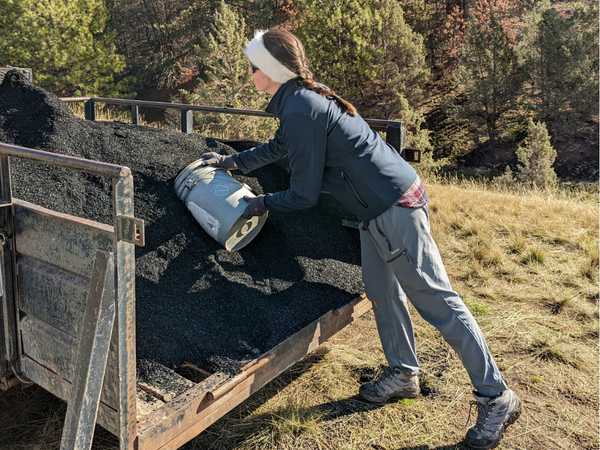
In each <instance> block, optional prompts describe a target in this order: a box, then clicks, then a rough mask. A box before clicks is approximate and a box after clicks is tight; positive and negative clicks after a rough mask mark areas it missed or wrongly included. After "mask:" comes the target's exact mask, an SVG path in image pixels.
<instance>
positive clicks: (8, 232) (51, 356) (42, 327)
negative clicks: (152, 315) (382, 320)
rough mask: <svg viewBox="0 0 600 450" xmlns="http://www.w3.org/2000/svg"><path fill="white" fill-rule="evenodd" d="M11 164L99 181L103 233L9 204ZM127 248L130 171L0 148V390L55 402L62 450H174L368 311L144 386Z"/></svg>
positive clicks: (341, 315) (328, 319)
mask: <svg viewBox="0 0 600 450" xmlns="http://www.w3.org/2000/svg"><path fill="white" fill-rule="evenodd" d="M88 100H89V99H88ZM96 100H98V99H96ZM128 102H131V101H128ZM171 106H172V105H171V104H167V106H166V107H171ZM186 106H188V107H189V105H186ZM161 107H165V106H163V105H161ZM226 112H230V111H226ZM263 114H264V113H263ZM182 116H183V114H182ZM10 158H24V159H30V160H35V161H38V162H39V163H41V164H49V165H54V166H61V167H66V168H70V169H72V170H78V171H83V172H87V173H92V174H96V175H100V176H105V177H110V178H111V179H112V197H113V205H112V208H113V218H114V222H113V224H112V225H106V224H102V223H99V222H95V221H92V220H88V219H83V218H81V217H76V216H73V215H69V214H63V213H60V212H57V211H53V210H50V209H47V208H42V207H40V206H38V205H35V204H31V203H28V202H25V201H22V200H19V199H16V198H13V197H12V191H11V177H10ZM12 182H18V180H16V181H15V180H12ZM136 245H139V246H143V245H144V224H143V221H141V220H139V219H137V218H135V216H134V190H133V177H132V174H131V171H130V169H129V168H127V167H121V166H118V165H114V164H109V163H105V162H100V161H90V160H85V159H82V158H76V157H72V156H66V155H60V154H55V153H51V152H45V151H41V150H33V149H29V148H24V147H20V146H16V145H9V144H2V143H0V294H1V295H2V308H1V309H0V321H1V323H2V328H1V329H0V346H1V347H0V349H1V350H0V388H4V389H7V388H8V387H9V386H11V385H12V384H14V383H15V380H16V379H23V378H27V379H28V380H30V381H32V382H33V383H35V384H37V385H39V386H41V387H42V388H44V389H46V390H47V391H49V392H51V393H52V394H54V395H56V396H57V397H59V398H61V399H63V400H65V401H66V402H67V405H68V406H67V413H66V418H65V426H64V428H63V435H62V441H61V449H64V450H67V449H68V450H72V449H78V450H79V449H87V448H89V447H90V445H91V440H92V436H93V430H94V425H95V423H96V422H97V423H99V424H100V425H101V426H102V427H104V428H105V429H107V430H108V431H110V432H111V433H113V434H114V435H115V436H117V437H118V439H119V443H120V448H121V449H122V450H132V449H136V450H158V449H162V450H166V449H177V448H179V447H180V446H182V445H183V444H185V443H186V442H188V441H189V440H191V439H193V438H194V437H195V436H197V435H198V434H199V433H201V432H202V431H203V430H205V429H206V428H207V427H209V426H210V425H211V424H213V423H214V422H216V421H217V420H218V419H219V418H221V417H222V416H224V415H225V414H227V413H228V412H229V411H231V410H232V409H233V408H235V407H236V406H237V405H239V404H240V403H241V402H243V401H244V400H245V399H247V398H248V397H249V396H250V395H252V394H253V393H254V392H256V391H257V390H259V389H260V388H261V387H262V386H264V385H265V384H267V383H268V382H269V381H271V380H272V379H274V378H276V377H277V376H278V375H280V374H281V373H282V372H284V371H285V370H286V369H287V368H289V367H290V366H292V365H293V364H294V363H296V362H297V361H299V360H301V359H302V358H303V357H304V356H305V355H307V354H308V353H310V352H312V351H314V350H315V349H316V348H317V347H318V346H319V345H321V344H322V343H323V342H324V341H326V340H327V339H328V338H330V337H331V336H333V335H334V334H335V333H337V332H338V331H340V330H341V329H342V328H344V327H345V326H347V325H348V324H350V323H352V322H353V321H354V320H356V319H357V318H358V317H359V316H360V315H362V314H364V313H365V312H367V311H368V310H369V309H370V308H371V304H370V302H369V301H368V299H367V298H366V297H365V296H364V295H363V296H360V297H358V298H356V299H354V300H353V301H351V302H349V303H348V304H346V305H344V306H342V307H341V308H338V309H335V310H331V311H329V312H327V313H326V314H324V315H322V316H321V317H319V318H318V319H316V320H315V321H313V322H312V323H311V324H309V325H307V326H306V327H304V328H303V329H301V330H300V331H298V332H297V333H295V334H293V335H291V336H289V337H288V338H287V339H285V340H284V341H283V342H281V343H280V344H278V345H276V346H275V347H273V348H272V349H270V350H269V351H267V352H265V353H264V354H262V355H261V356H259V357H258V358H256V359H255V360H253V361H251V362H249V363H247V364H246V365H244V366H243V367H242V368H241V370H240V372H239V373H238V374H236V375H231V374H227V373H222V372H216V373H211V372H208V371H205V370H204V369H202V368H196V369H197V370H198V373H201V374H202V376H201V377H196V376H195V377H192V378H194V381H192V380H191V379H188V378H186V377H184V376H182V375H180V374H178V373H176V372H174V371H173V370H171V369H169V368H167V367H165V366H162V367H161V371H162V372H163V373H164V376H166V377H168V379H169V383H168V386H165V385H164V384H157V385H153V384H152V382H142V381H141V380H137V379H136V341H135V329H136V327H135V323H136V322H135V249H134V247H135V246H136ZM157 295H160V293H157Z"/></svg>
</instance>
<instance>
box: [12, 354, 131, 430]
mask: <svg viewBox="0 0 600 450" xmlns="http://www.w3.org/2000/svg"><path fill="white" fill-rule="evenodd" d="M21 368H22V369H23V372H24V373H25V374H26V376H27V378H29V379H30V380H31V381H33V382H34V383H35V384H37V385H38V386H41V387H42V388H44V389H45V390H47V391H48V392H50V393H51V394H53V395H56V396H57V397H58V398H60V399H61V400H65V401H66V400H67V399H69V397H70V395H71V383H70V382H69V381H67V380H65V379H64V378H62V377H61V376H59V375H57V374H55V373H54V372H52V371H51V370H49V369H48V368H46V367H44V366H42V365H41V364H39V363H37V362H36V361H34V360H33V359H31V358H29V357H28V356H23V357H22V358H21ZM98 423H99V424H100V425H101V426H102V427H103V428H105V429H106V430H108V431H109V432H111V433H112V434H114V435H115V436H118V435H119V414H118V412H117V411H116V410H115V409H114V408H111V407H110V406H108V405H107V404H106V403H104V402H102V401H101V402H100V407H99V409H98Z"/></svg>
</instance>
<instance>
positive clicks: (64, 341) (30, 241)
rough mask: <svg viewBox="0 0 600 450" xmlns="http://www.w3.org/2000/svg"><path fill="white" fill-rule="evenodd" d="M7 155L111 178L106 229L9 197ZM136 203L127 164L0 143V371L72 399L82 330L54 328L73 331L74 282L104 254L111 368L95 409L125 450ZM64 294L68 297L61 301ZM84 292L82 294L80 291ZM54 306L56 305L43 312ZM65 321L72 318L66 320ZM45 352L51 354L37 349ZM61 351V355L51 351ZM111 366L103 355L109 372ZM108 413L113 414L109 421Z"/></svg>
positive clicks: (131, 406)
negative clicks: (109, 286)
mask: <svg viewBox="0 0 600 450" xmlns="http://www.w3.org/2000/svg"><path fill="white" fill-rule="evenodd" d="M10 158H22V159H29V160H33V161H38V162H40V163H44V164H48V165H52V166H59V167H66V168H71V169H75V170H80V171H82V172H86V173H91V174H95V175H100V176H107V177H110V178H111V179H112V209H113V221H114V223H113V226H112V227H110V226H108V225H104V224H100V223H98V222H94V221H91V220H86V219H81V218H78V217H74V216H70V215H67V214H62V213H58V212H56V211H52V210H48V209H45V208H41V207H39V206H37V205H33V204H29V203H27V202H23V201H20V200H17V199H14V198H13V196H12V189H11V178H10ZM133 202H134V192H133V176H132V174H131V170H130V169H129V168H128V167H124V166H119V165H115V164H109V163H104V162H100V161H92V160H87V159H83V158H78V157H74V156H68V155H61V154H57V153H51V152H45V151H42V150H34V149H30V148H26V147H21V146H17V145H12V144H6V143H0V237H1V238H2V239H0V243H2V242H3V244H2V252H0V253H1V255H2V259H1V261H0V265H1V268H2V272H1V275H2V279H1V280H0V281H1V283H0V284H1V285H2V287H3V289H2V291H1V292H2V314H1V316H2V317H1V319H2V322H3V336H4V337H3V340H4V347H5V348H4V349H3V356H0V377H2V376H3V375H5V376H6V375H7V373H4V374H3V373H2V366H3V365H4V366H5V372H7V371H8V370H12V371H14V372H16V375H17V376H19V375H21V374H22V375H25V376H26V377H28V378H30V379H32V380H33V381H34V382H36V383H37V384H40V385H42V386H43V387H45V388H46V389H47V390H49V391H50V392H53V393H54V394H55V395H58V396H59V397H62V398H63V399H65V400H68V399H70V398H71V391H74V389H72V388H71V387H72V386H76V385H77V383H76V382H75V381H76V380H74V379H73V372H74V369H75V368H76V367H77V364H76V363H77V362H76V361H73V349H74V348H77V345H78V343H79V341H81V335H80V334H79V332H81V331H82V330H77V329H75V330H68V329H67V330H65V329H63V330H61V329H60V325H64V326H66V327H68V326H78V324H77V323H75V324H73V323H72V322H78V321H81V320H82V318H83V314H84V312H85V299H84V302H83V303H84V304H83V305H82V304H81V303H79V304H77V303H76V302H72V301H71V302H69V301H68V300H72V298H80V297H81V296H82V294H81V292H82V289H81V286H82V285H84V286H85V282H86V281H89V280H90V278H91V271H92V266H93V259H94V256H95V252H96V251H97V250H103V251H109V252H111V253H112V254H113V255H114V262H113V267H114V271H113V272H114V275H113V277H114V300H113V301H115V306H116V325H115V327H116V328H115V333H113V344H112V345H111V352H110V354H112V355H113V363H112V368H113V371H114V372H113V373H112V374H111V372H110V370H111V369H110V368H109V369H107V375H106V380H105V383H104V389H103V398H104V400H107V398H108V399H109V400H108V401H111V400H112V405H111V406H110V407H109V406H107V405H106V404H105V405H101V408H100V416H101V417H102V421H103V422H104V423H105V424H108V427H109V428H112V429H113V430H116V431H117V433H118V434H119V440H120V443H121V449H122V450H129V449H132V448H133V446H134V441H135V438H136V435H137V429H136V425H137V415H136V414H137V413H136V349H135V252H134V246H135V245H143V244H144V225H143V221H141V220H139V219H136V218H135V217H134V208H133ZM102 246H103V247H104V248H101V247H102ZM82 252H83V253H82ZM92 252H93V254H92ZM17 256H18V258H17ZM17 267H19V271H18V273H19V276H18V277H17V270H16V269H17ZM24 277H31V279H33V280H37V281H38V282H37V283H35V282H22V283H21V285H19V284H18V281H19V280H21V278H24ZM44 279H45V280H46V281H47V283H50V284H52V283H53V281H52V280H54V286H49V288H48V289H45V290H43V289H36V286H39V285H40V284H41V283H40V280H44ZM65 290H66V291H65ZM65 292H67V293H68V294H69V295H70V296H71V297H69V296H68V295H67V296H66V295H64V294H65ZM83 292H84V293H85V292H87V287H86V288H85V289H84V290H83ZM73 296H74V297H73ZM78 296H79V297H78ZM53 302H54V305H53V307H54V308H55V309H54V310H52V309H48V308H49V307H50V306H52V305H50V306H49V303H53ZM82 306H83V308H82ZM57 311H58V312H57ZM36 314H37V315H36ZM69 314H71V316H69ZM65 316H66V317H74V318H77V320H75V321H67V320H65ZM40 319H41V320H40ZM61 320H62V321H63V323H62V324H61V323H60V321H61ZM49 321H57V322H58V324H57V323H48V322H49ZM53 325H57V326H58V327H59V328H57V327H55V326H53ZM43 336H46V338H47V339H46V340H44V337H43ZM28 337H29V339H28ZM24 346H25V347H27V348H26V349H25V350H24V349H23V348H22V347H24ZM44 346H53V348H50V347H49V348H50V351H43V350H44V348H43V347H44ZM61 346H62V348H63V350H64V351H63V352H62V353H61V352H60V348H57V347H61ZM27 352H29V355H27V354H26V353H27ZM36 354H39V355H40V359H43V358H47V360H44V361H43V362H44V363H45V364H40V363H39V361H36V360H35V359H33V358H31V355H36ZM3 360H4V361H3ZM110 361H111V356H110V355H109V366H111V362H110ZM52 369H53V370H52ZM75 372H76V370H75ZM8 374H9V373H8ZM67 380H70V382H68V381H67ZM77 381H78V380H77ZM111 391H112V392H113V394H112V395H111ZM110 397H112V398H110ZM115 414H117V415H118V417H116V420H114V418H115V417H114V415H115ZM111 425H112V426H111Z"/></svg>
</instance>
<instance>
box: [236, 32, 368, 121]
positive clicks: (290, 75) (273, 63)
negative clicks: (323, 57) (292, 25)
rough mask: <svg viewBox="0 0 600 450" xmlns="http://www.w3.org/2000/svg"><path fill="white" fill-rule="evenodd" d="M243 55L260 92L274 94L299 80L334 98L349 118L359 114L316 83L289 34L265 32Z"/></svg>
mask: <svg viewBox="0 0 600 450" xmlns="http://www.w3.org/2000/svg"><path fill="white" fill-rule="evenodd" d="M244 53H245V54H246V56H247V57H248V59H249V60H250V64H251V65H252V69H251V70H252V72H253V75H252V78H253V81H254V85H255V86H256V88H257V89H258V90H259V91H264V92H270V93H272V94H274V93H275V92H277V89H278V88H279V86H280V85H281V84H283V83H285V82H287V81H289V80H291V79H294V78H299V81H300V82H302V84H303V85H304V87H306V88H307V89H310V90H312V91H315V92H317V93H318V94H321V95H323V96H325V97H331V98H332V99H334V100H335V101H336V102H337V103H338V105H339V106H340V107H341V108H342V109H343V110H344V111H346V112H348V113H349V114H350V115H355V114H357V112H356V108H355V107H354V106H353V105H352V104H351V103H350V102H348V101H346V100H344V99H343V98H341V97H339V96H338V95H337V94H336V93H335V92H334V91H333V90H332V89H330V88H328V87H327V86H325V85H323V84H320V83H317V82H316V81H315V80H314V79H313V74H312V72H311V71H310V68H309V62H308V58H307V57H306V53H305V51H304V46H303V45H302V42H300V39H298V38H297V37H296V36H294V35H293V34H292V33H290V32H289V31H286V30H283V29H274V28H273V29H270V30H268V31H266V32H262V31H259V32H257V33H256V34H255V36H254V39H252V41H250V42H249V43H248V45H247V46H246V49H245V51H244Z"/></svg>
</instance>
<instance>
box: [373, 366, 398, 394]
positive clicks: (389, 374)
mask: <svg viewBox="0 0 600 450" xmlns="http://www.w3.org/2000/svg"><path fill="white" fill-rule="evenodd" d="M396 375H397V373H396V372H395V370H394V369H393V368H392V367H385V368H384V369H383V371H382V372H381V373H380V374H379V375H378V376H377V377H376V378H375V380H373V385H375V386H376V387H377V388H378V389H386V388H387V387H389V386H388V385H389V384H390V382H392V381H393V379H394V377H395V376H396Z"/></svg>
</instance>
